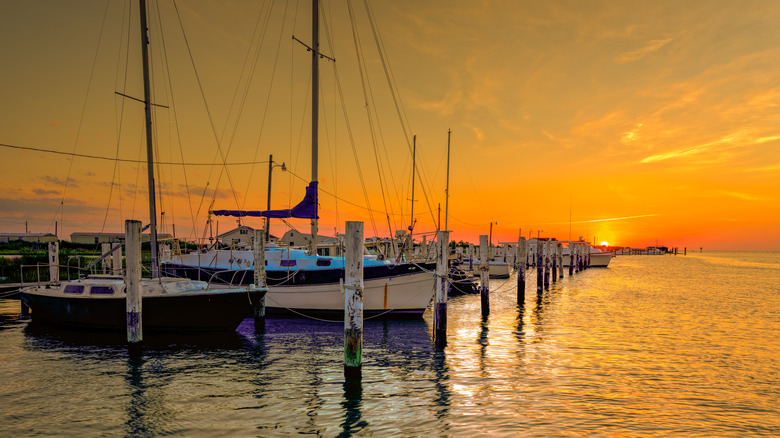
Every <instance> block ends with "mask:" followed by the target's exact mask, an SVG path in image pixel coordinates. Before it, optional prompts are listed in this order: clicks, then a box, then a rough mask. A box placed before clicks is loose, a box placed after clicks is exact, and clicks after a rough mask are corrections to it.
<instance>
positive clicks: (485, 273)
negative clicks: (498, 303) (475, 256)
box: [479, 236, 490, 318]
mask: <svg viewBox="0 0 780 438" xmlns="http://www.w3.org/2000/svg"><path fill="white" fill-rule="evenodd" d="M488 252H490V251H488V236H479V256H480V257H479V258H480V263H479V279H480V286H481V287H480V295H481V297H482V300H481V302H482V317H483V318H484V317H486V316H488V315H489V314H490V295H489V293H490V261H489V259H488Z"/></svg>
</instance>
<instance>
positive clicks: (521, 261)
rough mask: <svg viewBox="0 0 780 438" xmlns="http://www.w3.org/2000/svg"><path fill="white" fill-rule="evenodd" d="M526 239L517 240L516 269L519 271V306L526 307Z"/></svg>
mask: <svg viewBox="0 0 780 438" xmlns="http://www.w3.org/2000/svg"><path fill="white" fill-rule="evenodd" d="M525 252H526V249H525V237H521V238H519V239H518V240H517V259H516V260H517V262H516V265H515V268H516V269H517V305H518V306H523V305H525V265H526V255H525Z"/></svg>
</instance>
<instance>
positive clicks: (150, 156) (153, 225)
mask: <svg viewBox="0 0 780 438" xmlns="http://www.w3.org/2000/svg"><path fill="white" fill-rule="evenodd" d="M138 4H139V6H140V10H141V14H140V15H141V58H142V59H143V68H144V113H145V115H146V167H147V169H148V174H149V183H148V185H149V243H150V244H151V248H152V278H157V277H159V276H160V273H159V268H158V264H157V207H156V203H155V194H154V144H153V143H152V99H151V90H150V86H149V35H148V33H149V29H148V28H147V24H146V23H147V21H146V0H138Z"/></svg>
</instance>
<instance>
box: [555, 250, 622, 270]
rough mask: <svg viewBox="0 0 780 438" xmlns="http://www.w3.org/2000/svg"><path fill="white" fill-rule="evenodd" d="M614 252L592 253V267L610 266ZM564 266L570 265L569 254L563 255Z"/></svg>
mask: <svg viewBox="0 0 780 438" xmlns="http://www.w3.org/2000/svg"><path fill="white" fill-rule="evenodd" d="M613 255H614V254H613V253H611V252H605V253H591V254H590V265H589V266H588V267H590V268H606V267H608V266H609V262H610V261H612V257H613ZM563 266H564V268H567V267H568V266H569V255H568V254H564V255H563Z"/></svg>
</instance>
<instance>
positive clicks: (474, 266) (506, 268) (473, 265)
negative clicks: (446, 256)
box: [456, 255, 510, 278]
mask: <svg viewBox="0 0 780 438" xmlns="http://www.w3.org/2000/svg"><path fill="white" fill-rule="evenodd" d="M479 264H480V261H479V259H477V258H474V259H472V258H471V257H470V256H468V255H466V256H463V257H462V258H461V260H460V261H457V262H456V266H457V267H458V268H459V269H462V270H464V271H466V272H468V273H471V274H472V275H475V276H478V272H479ZM509 272H510V265H509V263H507V262H504V261H500V260H490V261H488V275H489V276H490V278H509Z"/></svg>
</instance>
